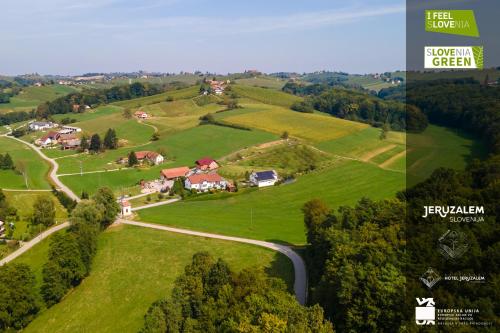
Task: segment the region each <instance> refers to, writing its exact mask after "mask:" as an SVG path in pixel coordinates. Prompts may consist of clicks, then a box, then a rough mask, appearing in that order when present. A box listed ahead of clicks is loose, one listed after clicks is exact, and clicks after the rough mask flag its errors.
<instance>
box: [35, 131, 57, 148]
mask: <svg viewBox="0 0 500 333" xmlns="http://www.w3.org/2000/svg"><path fill="white" fill-rule="evenodd" d="M59 136H60V134H59V133H57V132H53V131H50V132H49V133H47V134H45V135H44V136H42V137H41V138H40V139H37V140H36V141H35V144H36V145H38V146H40V147H47V146H50V145H52V144H54V143H57V140H58V139H59Z"/></svg>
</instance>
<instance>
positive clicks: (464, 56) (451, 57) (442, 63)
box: [425, 46, 483, 69]
mask: <svg viewBox="0 0 500 333" xmlns="http://www.w3.org/2000/svg"><path fill="white" fill-rule="evenodd" d="M425 68H457V69H466V68H469V69H482V68H483V47H482V46H426V47H425Z"/></svg>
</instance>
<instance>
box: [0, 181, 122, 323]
mask: <svg viewBox="0 0 500 333" xmlns="http://www.w3.org/2000/svg"><path fill="white" fill-rule="evenodd" d="M118 212H119V205H118V203H117V202H116V198H115V197H114V195H113V192H112V191H111V190H110V189H108V188H101V189H99V190H98V191H97V193H96V194H95V195H94V197H93V198H92V200H82V201H81V202H80V203H78V205H77V206H76V207H75V208H74V210H73V211H72V212H71V216H70V227H69V229H68V230H67V231H65V232H62V233H57V234H55V235H54V236H52V237H51V241H50V245H49V253H48V261H47V262H46V263H45V265H44V266H43V270H42V279H43V283H42V286H41V288H40V290H38V289H37V287H36V283H35V276H34V273H33V272H32V271H31V269H30V268H29V266H28V265H26V264H16V263H11V264H6V265H4V266H2V267H0V291H1V292H2V297H1V298H0V331H1V332H10V331H17V330H20V329H22V328H24V327H26V326H27V325H28V324H29V323H30V322H31V321H32V320H33V319H34V318H35V317H36V315H37V314H38V312H39V311H40V309H41V308H42V305H43V304H45V306H47V307H50V306H52V305H54V304H56V303H58V302H59V301H60V300H61V299H62V298H63V297H64V296H65V295H66V294H67V293H68V292H69V290H71V288H74V287H75V286H77V285H78V284H80V283H81V281H82V280H83V279H84V278H85V277H86V276H88V274H89V273H90V270H91V267H92V260H93V258H94V256H95V254H96V249H97V237H98V235H99V233H100V231H102V230H104V229H105V228H106V227H107V226H109V225H110V224H111V223H112V222H113V221H114V220H115V218H116V216H117V214H118Z"/></svg>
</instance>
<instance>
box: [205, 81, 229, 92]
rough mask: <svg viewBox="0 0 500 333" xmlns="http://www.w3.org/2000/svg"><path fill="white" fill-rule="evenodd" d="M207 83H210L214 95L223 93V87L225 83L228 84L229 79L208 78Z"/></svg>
mask: <svg viewBox="0 0 500 333" xmlns="http://www.w3.org/2000/svg"><path fill="white" fill-rule="evenodd" d="M207 83H208V84H209V85H210V88H211V89H212V91H213V93H214V94H216V95H222V94H223V93H224V89H225V88H226V84H229V83H230V81H229V80H227V81H217V80H208V81H207ZM204 94H205V95H206V94H208V92H206V91H205V92H204Z"/></svg>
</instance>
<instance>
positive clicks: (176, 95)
mask: <svg viewBox="0 0 500 333" xmlns="http://www.w3.org/2000/svg"><path fill="white" fill-rule="evenodd" d="M199 91H200V87H199V86H197V85H196V86H192V87H189V88H184V89H178V90H171V91H167V92H164V93H162V94H157V95H152V96H148V97H142V98H135V99H131V100H127V101H121V102H116V103H113V105H117V106H122V107H126V108H140V107H141V106H145V105H149V104H155V103H160V102H165V101H166V100H167V97H172V98H173V99H174V100H178V99H188V98H193V97H196V96H198V95H199Z"/></svg>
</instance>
